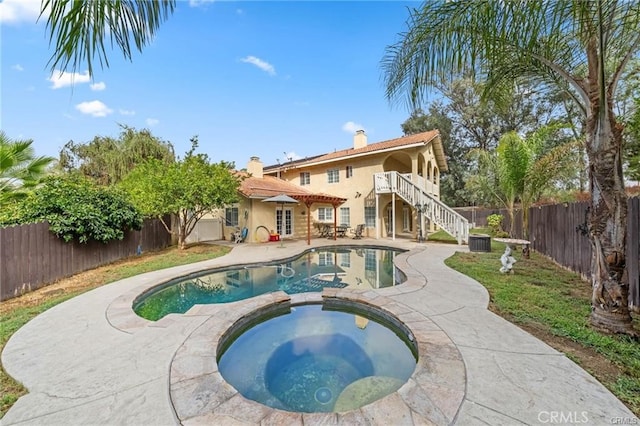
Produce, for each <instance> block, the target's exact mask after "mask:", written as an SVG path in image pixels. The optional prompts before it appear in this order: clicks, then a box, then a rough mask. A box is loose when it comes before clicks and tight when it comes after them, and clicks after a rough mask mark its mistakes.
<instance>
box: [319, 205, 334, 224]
mask: <svg viewBox="0 0 640 426" xmlns="http://www.w3.org/2000/svg"><path fill="white" fill-rule="evenodd" d="M318 221H320V222H333V207H318Z"/></svg>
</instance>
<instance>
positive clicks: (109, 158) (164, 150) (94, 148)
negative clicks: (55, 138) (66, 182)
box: [59, 125, 175, 185]
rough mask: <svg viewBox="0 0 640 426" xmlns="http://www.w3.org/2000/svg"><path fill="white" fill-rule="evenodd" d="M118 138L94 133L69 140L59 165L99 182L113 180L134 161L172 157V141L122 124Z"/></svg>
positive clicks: (133, 163)
mask: <svg viewBox="0 0 640 426" xmlns="http://www.w3.org/2000/svg"><path fill="white" fill-rule="evenodd" d="M120 127H121V129H122V130H121V132H120V136H119V137H118V139H113V138H110V137H103V136H96V137H95V138H93V140H92V141H91V142H89V143H86V144H77V143H75V142H73V141H69V142H67V143H66V144H65V146H64V147H63V148H62V150H60V160H59V164H60V167H61V168H62V169H63V170H65V171H67V172H69V171H73V170H78V171H79V172H80V173H82V174H83V175H85V176H87V177H89V178H91V179H93V180H94V181H95V182H97V183H98V184H101V185H111V184H116V183H118V182H120V181H121V180H122V178H123V177H124V176H125V175H126V174H127V173H129V172H130V171H131V170H132V169H133V168H134V167H135V166H136V165H137V164H140V163H142V162H143V161H145V160H148V159H152V158H153V159H157V160H160V161H161V162H163V163H165V164H169V163H171V162H173V161H175V155H174V151H173V145H171V143H170V142H166V141H163V140H161V139H159V138H157V137H155V136H153V135H152V134H151V132H150V131H149V130H147V129H143V130H136V129H134V128H131V127H128V126H125V125H121V126H120Z"/></svg>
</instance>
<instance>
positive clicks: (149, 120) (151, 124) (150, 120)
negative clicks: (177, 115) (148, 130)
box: [145, 118, 160, 127]
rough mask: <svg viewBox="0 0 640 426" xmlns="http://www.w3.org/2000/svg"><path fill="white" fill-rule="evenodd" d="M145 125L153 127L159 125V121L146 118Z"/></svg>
mask: <svg viewBox="0 0 640 426" xmlns="http://www.w3.org/2000/svg"><path fill="white" fill-rule="evenodd" d="M145 123H147V126H149V127H153V126H155V125H157V124H158V123H160V120H158V119H157V118H147V119H146V120H145Z"/></svg>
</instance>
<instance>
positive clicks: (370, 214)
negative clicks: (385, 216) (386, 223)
mask: <svg viewBox="0 0 640 426" xmlns="http://www.w3.org/2000/svg"><path fill="white" fill-rule="evenodd" d="M364 224H365V225H366V226H367V227H369V228H373V227H375V226H376V208H375V207H367V206H365V208H364Z"/></svg>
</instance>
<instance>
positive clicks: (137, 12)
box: [40, 0, 175, 75]
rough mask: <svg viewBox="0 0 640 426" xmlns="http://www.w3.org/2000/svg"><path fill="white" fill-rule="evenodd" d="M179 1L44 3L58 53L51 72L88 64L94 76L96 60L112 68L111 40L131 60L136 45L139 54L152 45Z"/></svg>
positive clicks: (66, 0)
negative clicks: (109, 55)
mask: <svg viewBox="0 0 640 426" xmlns="http://www.w3.org/2000/svg"><path fill="white" fill-rule="evenodd" d="M174 7H175V0H118V1H109V0H92V1H77V0H43V1H42V7H41V14H40V17H42V16H43V15H44V13H45V12H48V13H49V16H48V18H47V30H48V33H49V42H50V44H51V45H53V48H54V53H53V55H52V56H51V58H50V60H49V64H48V65H49V66H50V69H51V71H52V72H53V71H55V70H60V72H62V71H65V70H68V69H70V70H71V71H73V72H76V71H78V70H80V68H81V67H83V66H84V64H85V62H86V65H87V69H88V70H89V74H90V75H93V65H94V58H95V57H96V56H97V59H98V62H99V63H100V65H101V67H105V66H108V65H109V60H108V56H107V52H106V48H105V42H106V41H107V40H108V41H109V43H110V45H111V47H112V48H113V47H114V45H115V46H117V48H118V49H120V51H121V52H122V54H123V55H124V57H125V58H126V59H128V60H131V56H132V44H133V45H134V46H135V48H136V49H137V50H138V51H142V48H143V47H144V46H146V45H147V44H149V43H150V42H151V40H153V37H154V36H155V34H156V32H157V30H158V28H159V26H160V24H161V23H162V22H164V21H165V20H166V19H167V18H168V17H169V15H170V14H171V13H172V12H173V10H174Z"/></svg>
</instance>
